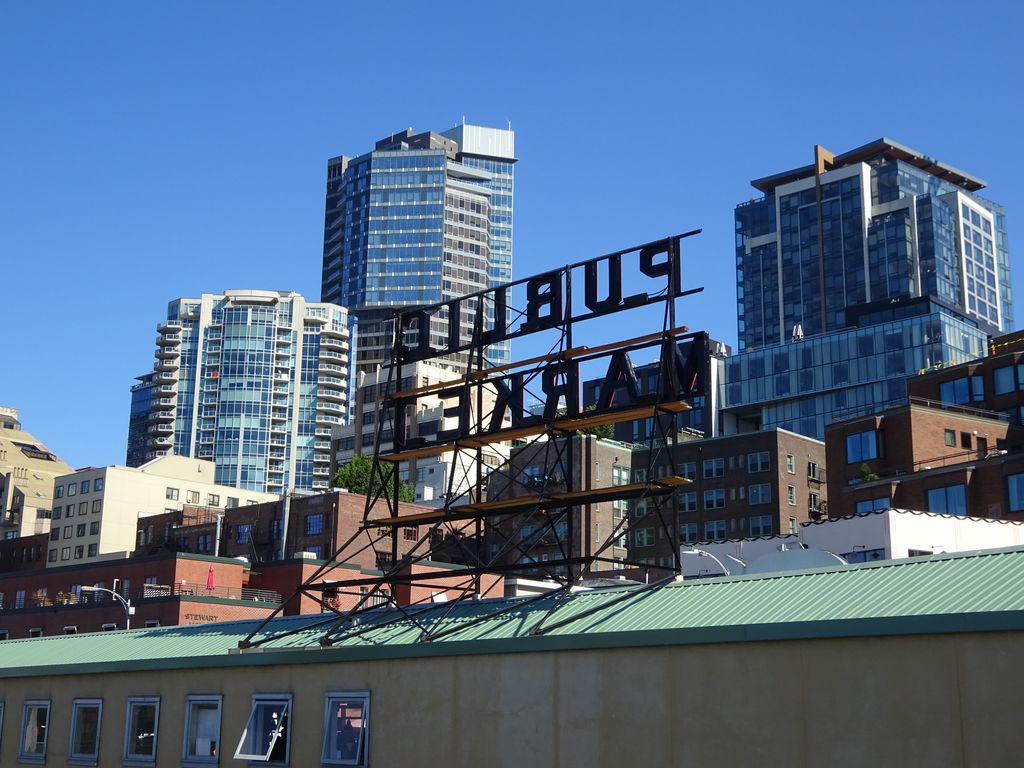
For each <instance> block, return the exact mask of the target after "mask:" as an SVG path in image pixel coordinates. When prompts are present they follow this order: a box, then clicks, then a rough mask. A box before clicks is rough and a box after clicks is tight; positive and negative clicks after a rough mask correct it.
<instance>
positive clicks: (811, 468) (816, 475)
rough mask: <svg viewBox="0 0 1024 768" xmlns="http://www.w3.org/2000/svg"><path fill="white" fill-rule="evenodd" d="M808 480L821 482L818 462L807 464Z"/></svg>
mask: <svg viewBox="0 0 1024 768" xmlns="http://www.w3.org/2000/svg"><path fill="white" fill-rule="evenodd" d="M807 479H808V480H820V479H821V474H820V470H819V468H818V462H816V461H808V462H807Z"/></svg>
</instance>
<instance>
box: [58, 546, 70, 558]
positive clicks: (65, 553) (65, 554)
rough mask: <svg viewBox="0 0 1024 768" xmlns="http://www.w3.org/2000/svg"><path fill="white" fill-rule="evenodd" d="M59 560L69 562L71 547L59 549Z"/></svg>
mask: <svg viewBox="0 0 1024 768" xmlns="http://www.w3.org/2000/svg"><path fill="white" fill-rule="evenodd" d="M60 559H61V560H70V559H71V547H62V548H61V550H60Z"/></svg>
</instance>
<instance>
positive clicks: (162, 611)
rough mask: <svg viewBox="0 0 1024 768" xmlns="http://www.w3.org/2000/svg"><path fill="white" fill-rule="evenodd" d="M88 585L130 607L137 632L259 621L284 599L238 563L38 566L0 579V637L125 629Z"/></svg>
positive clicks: (161, 559)
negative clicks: (254, 581)
mask: <svg viewBox="0 0 1024 768" xmlns="http://www.w3.org/2000/svg"><path fill="white" fill-rule="evenodd" d="M83 587H100V588H103V589H109V590H113V591H115V592H117V594H119V595H121V596H122V597H123V598H125V599H126V600H128V601H130V602H131V605H132V606H133V607H134V613H133V614H132V615H131V616H130V623H131V626H132V627H135V628H138V627H156V626H168V625H175V624H203V623H212V622H215V621H232V620H235V619H256V618H262V617H265V616H268V615H269V614H270V613H271V611H273V609H274V608H275V607H276V604H277V602H279V601H280V594H278V593H277V592H273V591H268V590H261V589H259V588H257V587H256V586H253V585H250V578H249V572H248V567H247V564H246V563H243V562H241V561H239V560H232V559H226V558H215V557H206V556H202V555H193V554H177V555H175V554H171V553H165V554H162V555H157V556H153V557H138V558H131V559H121V560H110V561H106V562H93V563H83V564H79V565H68V566H65V567H63V568H52V567H51V568H47V567H46V566H45V564H44V563H38V564H37V566H36V568H35V569H33V570H21V571H16V572H12V573H7V574H4V575H3V576H2V577H0V639H2V640H6V639H9V638H10V639H13V638H25V637H37V636H42V635H55V634H61V633H65V634H73V633H77V632H98V631H100V630H115V629H125V624H126V619H128V618H129V617H128V616H127V615H126V609H125V606H124V605H123V604H122V603H121V602H120V601H119V600H117V599H115V598H114V597H113V596H112V595H109V594H107V593H104V592H89V591H88V590H83Z"/></svg>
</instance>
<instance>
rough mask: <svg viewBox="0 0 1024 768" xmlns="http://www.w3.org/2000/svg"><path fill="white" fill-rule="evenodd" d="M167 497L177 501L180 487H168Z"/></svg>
mask: <svg viewBox="0 0 1024 768" xmlns="http://www.w3.org/2000/svg"><path fill="white" fill-rule="evenodd" d="M165 497H166V498H168V499H170V500H171V501H177V500H178V489H177V488H168V489H167V491H166V492H165Z"/></svg>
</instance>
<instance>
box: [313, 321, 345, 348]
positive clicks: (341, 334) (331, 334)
mask: <svg viewBox="0 0 1024 768" xmlns="http://www.w3.org/2000/svg"><path fill="white" fill-rule="evenodd" d="M324 338H331V339H347V338H348V328H340V329H339V328H331V327H330V326H325V327H324V329H323V330H321V331H320V346H323V343H324Z"/></svg>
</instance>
